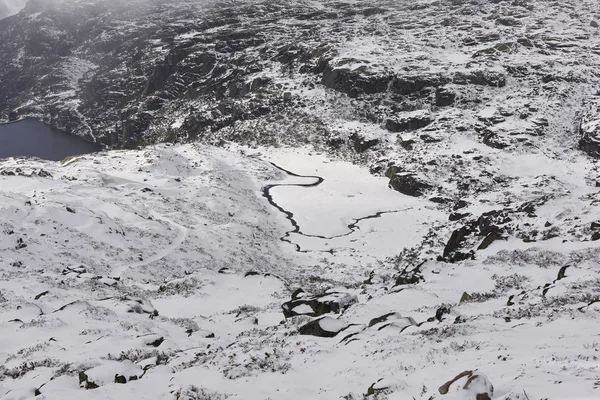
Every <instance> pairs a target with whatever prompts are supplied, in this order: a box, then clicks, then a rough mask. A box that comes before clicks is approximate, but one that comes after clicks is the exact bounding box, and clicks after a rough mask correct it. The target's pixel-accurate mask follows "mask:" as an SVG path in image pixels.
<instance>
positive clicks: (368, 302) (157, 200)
mask: <svg viewBox="0 0 600 400" xmlns="http://www.w3.org/2000/svg"><path fill="white" fill-rule="evenodd" d="M229 147H230V150H224V149H218V148H212V147H206V146H203V145H198V144H193V145H192V144H187V145H158V146H153V147H148V148H146V149H144V150H135V151H134V150H131V151H111V152H103V153H98V154H97V155H87V156H83V157H76V158H72V159H69V160H65V161H63V162H62V163H53V162H44V161H39V160H33V159H8V160H2V161H0V196H1V198H2V199H1V202H0V215H1V216H2V217H1V219H0V221H1V222H0V223H1V224H2V227H1V232H0V251H1V253H0V254H1V256H0V273H1V274H2V275H1V276H2V278H1V279H0V358H1V361H0V365H2V367H0V372H1V376H0V398H2V399H18V398H32V397H33V396H34V395H36V394H37V395H38V397H37V398H45V399H59V398H60V399H65V398H77V399H87V398H90V399H95V398H98V399H100V398H102V399H105V398H114V399H125V398H140V399H141V398H144V399H168V398H173V399H224V398H231V399H233V398H237V399H267V398H269V399H307V398H310V399H340V398H345V399H362V398H369V399H413V398H415V399H431V398H434V399H446V398H450V399H452V398H461V399H475V395H476V394H479V392H480V391H481V390H488V391H489V387H488V386H489V385H488V381H487V380H486V379H489V382H491V384H492V385H493V387H494V391H493V394H492V393H491V392H490V393H489V394H490V398H493V399H541V398H549V399H573V398H581V399H593V398H597V396H598V390H600V388H598V386H599V385H600V382H599V381H598V367H599V366H600V364H599V362H598V354H597V353H598V349H599V342H600V336H599V333H598V329H597V327H598V322H599V317H600V308H599V307H600V302H597V301H598V293H599V291H600V286H599V282H600V276H599V271H600V269H599V268H598V259H599V257H600V241H589V236H591V235H596V236H600V234H599V232H600V230H599V228H600V224H599V222H600V221H598V220H599V219H600V218H598V217H599V213H598V212H597V204H598V200H599V199H598V190H597V189H595V188H592V187H590V186H589V185H587V183H586V180H585V171H586V170H585V165H584V164H582V165H579V166H578V167H577V168H575V167H574V168H572V169H571V170H564V171H563V172H560V173H558V175H557V176H556V177H555V178H554V179H548V180H547V181H548V182H549V183H548V185H550V187H549V189H548V190H552V191H553V197H552V198H549V199H546V201H545V202H544V201H537V202H536V201H534V202H531V205H530V206H525V208H524V209H523V210H524V211H518V209H516V208H517V207H513V209H511V210H508V209H507V208H504V203H505V201H506V200H507V199H509V198H510V199H512V200H513V201H514V202H515V204H521V202H525V200H528V199H532V198H535V197H532V193H531V192H530V191H528V190H526V189H522V190H512V189H513V188H511V190H512V191H511V194H510V196H509V197H506V195H507V194H503V193H495V192H489V193H486V194H485V195H482V196H481V200H480V202H479V203H477V204H476V205H475V204H472V205H469V206H467V207H466V210H467V211H469V212H472V213H481V212H484V211H488V210H491V209H496V210H498V209H501V210H502V213H506V215H504V214H502V218H504V219H503V221H500V223H499V222H498V221H497V220H495V221H496V222H495V224H498V225H495V226H497V228H499V229H502V230H503V232H504V233H503V235H504V237H506V238H507V239H508V240H506V241H503V240H495V241H491V242H490V243H488V244H489V246H488V247H487V248H485V249H481V250H478V251H477V252H476V256H475V259H474V260H470V259H468V260H465V261H461V262H457V263H455V264H450V263H447V262H445V261H444V260H443V257H442V258H441V259H440V260H436V257H437V256H440V257H441V256H442V255H443V254H442V253H443V252H444V246H445V241H442V240H441V238H444V237H446V238H447V237H448V236H449V235H450V232H451V231H452V229H453V224H454V223H455V222H452V221H448V219H447V214H446V213H445V212H443V207H444V206H440V205H438V204H436V203H434V202H427V201H425V200H421V201H416V198H415V197H411V196H408V195H405V194H401V193H399V192H397V191H395V190H392V189H391V188H387V187H386V185H385V183H386V182H387V180H384V182H381V180H382V179H383V178H378V177H375V176H372V175H370V174H369V173H368V171H366V170H364V169H361V168H359V167H357V166H354V165H352V164H350V163H347V162H341V161H335V160H332V159H330V158H329V157H328V156H326V155H324V154H316V153H314V152H313V151H311V150H309V149H291V148H278V149H273V148H268V149H267V148H265V149H258V150H256V149H247V148H246V149H244V148H240V147H239V146H237V145H233V144H232V145H230V146H229ZM495 151H499V150H495ZM271 163H274V164H271ZM566 165H567V166H568V164H567V163H565V162H563V163H562V164H560V165H558V164H552V161H544V159H543V155H539V156H538V158H537V159H534V158H532V157H531V156H530V157H529V158H528V157H525V156H522V157H514V158H510V159H509V158H507V159H506V160H505V163H504V165H503V167H502V168H503V171H504V173H505V174H507V176H508V174H509V173H511V172H512V173H514V172H515V170H518V172H519V173H520V175H521V177H520V178H519V179H520V181H522V182H525V181H526V182H528V184H527V186H528V187H529V188H530V190H531V191H532V192H536V191H537V190H540V189H539V187H540V178H539V175H538V174H542V173H543V171H537V170H535V169H534V168H539V169H541V170H546V171H547V170H550V169H552V170H553V171H554V172H558V171H557V170H558V168H559V167H560V168H564V167H565V166H566ZM525 167H527V169H528V173H523V172H522V171H521V169H522V168H525ZM283 170H287V171H288V172H291V173H293V174H295V175H290V174H288V173H286V172H284V171H283ZM318 178H322V179H323V181H322V182H321V183H320V184H318V185H314V184H315V183H316V180H318ZM506 181H507V182H508V183H507V184H512V183H513V182H515V180H514V179H507V180H506ZM307 184H308V186H295V185H307ZM545 185H546V184H544V185H542V186H541V187H544V186H545ZM536 188H538V189H536ZM266 193H268V194H269V195H270V199H269V198H268V197H265V194H266ZM484 200H485V201H484ZM382 211H396V212H393V213H385V214H381V215H380V216H379V217H378V218H365V217H368V216H373V215H374V214H376V213H378V212H382ZM461 211H462V210H461ZM290 214H292V215H290ZM483 215H484V216H483V217H481V218H479V220H478V222H479V226H480V227H483V228H481V229H485V227H486V226H488V227H489V226H490V224H489V223H490V219H489V218H499V217H498V215H496V214H487V216H486V214H483ZM486 218H488V219H486ZM292 220H293V222H292ZM296 227H297V228H298V229H296ZM478 229H479V228H478ZM533 231H538V234H537V235H533V233H532V232H533ZM514 232H527V233H528V234H530V235H532V236H531V237H529V239H527V240H525V241H524V240H523V239H522V238H517V237H516V236H515V235H514V234H511V233H514ZM552 232H554V233H556V234H557V235H554V234H553V233H552ZM307 235H309V236H307ZM477 235H479V234H478V233H472V234H471V235H469V236H468V238H467V239H466V242H469V241H471V240H473V239H475V238H476V237H477ZM540 236H544V237H546V236H548V238H547V240H540V241H535V240H536V239H541V238H540ZM551 236H555V237H552V238H550V237H551ZM334 237H335V238H334ZM280 239H283V240H280ZM463 245H464V243H463ZM298 246H299V247H298ZM300 288H302V289H303V291H299V290H298V289H300ZM315 316H316V317H315ZM465 370H478V371H481V372H475V373H474V374H475V376H477V377H476V378H474V379H475V380H474V381H473V380H472V379H471V378H469V377H468V376H466V377H463V378H461V379H462V380H460V379H459V380H458V381H457V382H455V383H452V384H451V385H449V386H448V387H449V391H448V394H445V395H442V394H440V392H439V390H438V388H440V387H441V386H442V385H443V384H444V383H445V382H446V381H449V380H451V379H452V378H453V377H455V376H456V375H458V374H459V373H461V372H463V371H465ZM481 373H485V374H486V376H487V378H484V377H483V375H481ZM466 380H471V381H472V382H475V383H472V386H469V385H466V383H465V381H466ZM464 386H468V389H461V388H463V387H464ZM469 388H470V389H469ZM482 388H483V389H482ZM486 388H487V389H486ZM452 396H454V397H452Z"/></svg>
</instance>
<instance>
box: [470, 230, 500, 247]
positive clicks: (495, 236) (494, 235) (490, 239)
mask: <svg viewBox="0 0 600 400" xmlns="http://www.w3.org/2000/svg"><path fill="white" fill-rule="evenodd" d="M502 239H504V237H503V236H502V234H501V233H500V232H498V231H493V232H490V233H489V234H488V235H487V236H486V237H485V238H484V239H483V241H482V242H481V244H480V245H479V247H477V250H485V249H487V248H488V247H490V245H491V244H492V243H494V242H495V241H496V240H502Z"/></svg>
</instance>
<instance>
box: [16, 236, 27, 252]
mask: <svg viewBox="0 0 600 400" xmlns="http://www.w3.org/2000/svg"><path fill="white" fill-rule="evenodd" d="M25 247H27V243H25V242H24V241H23V238H18V239H17V245H16V246H15V249H16V250H21V249H24V248H25Z"/></svg>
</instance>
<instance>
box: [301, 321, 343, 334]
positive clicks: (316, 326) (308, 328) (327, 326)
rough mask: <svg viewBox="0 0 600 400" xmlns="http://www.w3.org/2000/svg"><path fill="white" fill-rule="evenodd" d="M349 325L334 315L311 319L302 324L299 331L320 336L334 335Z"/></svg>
mask: <svg viewBox="0 0 600 400" xmlns="http://www.w3.org/2000/svg"><path fill="white" fill-rule="evenodd" d="M347 327H348V324H347V323H345V322H344V321H340V320H339V319H335V318H332V317H323V318H320V319H315V320H313V321H310V322H309V323H307V324H305V325H302V326H301V327H300V329H298V332H299V333H300V334H301V335H311V336H318V337H328V338H329V337H334V336H336V335H337V334H338V333H340V332H341V331H343V330H344V329H345V328H347Z"/></svg>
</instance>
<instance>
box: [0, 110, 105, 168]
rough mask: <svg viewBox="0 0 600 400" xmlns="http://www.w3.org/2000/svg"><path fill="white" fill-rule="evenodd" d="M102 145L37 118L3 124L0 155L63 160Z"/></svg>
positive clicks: (0, 136)
mask: <svg viewBox="0 0 600 400" xmlns="http://www.w3.org/2000/svg"><path fill="white" fill-rule="evenodd" d="M100 149H101V148H100V146H98V145H96V144H94V143H90V142H87V141H85V140H83V139H81V138H80V137H77V136H72V135H69V134H68V133H65V132H63V131H60V130H58V129H54V128H51V127H49V126H48V125H45V124H43V123H42V122H39V121H36V120H34V119H29V118H28V119H24V120H21V121H18V122H12V123H9V124H0V158H6V157H16V156H33V157H39V158H43V159H45V160H53V161H60V160H62V159H64V158H65V157H68V156H75V155H78V154H87V153H93V152H95V151H99V150H100Z"/></svg>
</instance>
